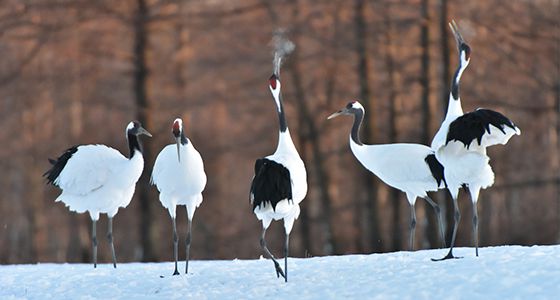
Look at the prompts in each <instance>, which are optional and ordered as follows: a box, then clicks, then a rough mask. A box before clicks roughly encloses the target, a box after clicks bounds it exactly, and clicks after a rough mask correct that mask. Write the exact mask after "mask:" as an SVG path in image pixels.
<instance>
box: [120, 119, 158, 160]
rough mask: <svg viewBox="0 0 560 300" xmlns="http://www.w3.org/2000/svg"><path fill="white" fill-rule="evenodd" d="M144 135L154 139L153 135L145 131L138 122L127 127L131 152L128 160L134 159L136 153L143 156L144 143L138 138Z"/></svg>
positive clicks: (133, 122)
mask: <svg viewBox="0 0 560 300" xmlns="http://www.w3.org/2000/svg"><path fill="white" fill-rule="evenodd" d="M142 134H143V135H147V136H149V137H152V135H151V134H150V133H149V132H148V131H147V130H146V129H144V128H143V127H142V125H141V124H140V122H138V121H132V122H130V123H128V126H126V138H127V140H128V150H129V156H128V158H133V157H134V155H135V154H136V152H138V153H139V154H140V155H142V153H143V149H142V143H141V142H140V139H139V138H138V136H139V135H142Z"/></svg>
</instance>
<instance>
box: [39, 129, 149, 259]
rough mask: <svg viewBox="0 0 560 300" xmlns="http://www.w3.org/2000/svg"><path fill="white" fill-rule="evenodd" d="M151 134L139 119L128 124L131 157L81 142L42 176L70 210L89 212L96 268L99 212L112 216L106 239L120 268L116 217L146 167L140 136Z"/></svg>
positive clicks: (53, 161)
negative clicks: (57, 189)
mask: <svg viewBox="0 0 560 300" xmlns="http://www.w3.org/2000/svg"><path fill="white" fill-rule="evenodd" d="M142 134H143V135H147V136H149V137H151V136H152V135H151V134H150V133H149V132H148V131H146V130H145V129H144V128H142V126H141V125H140V123H139V122H137V121H133V122H130V123H129V124H128V126H127V127H126V137H127V139H128V148H129V150H130V154H129V157H128V158H127V157H124V156H123V155H122V154H121V153H120V152H119V151H117V150H115V149H113V148H110V147H107V146H105V145H80V146H74V147H71V148H68V150H66V151H65V152H64V153H63V154H62V155H61V156H60V157H59V158H58V159H57V160H51V159H49V161H50V162H51V164H52V165H53V166H52V167H51V169H50V170H48V171H47V172H46V173H45V174H43V176H45V177H46V178H47V183H50V184H53V185H55V186H58V187H59V188H60V189H61V190H62V193H61V194H60V196H58V198H56V201H57V202H58V201H62V202H64V204H66V206H68V208H69V209H70V210H71V211H75V212H78V213H84V212H86V211H87V212H89V215H90V217H91V220H92V221H93V224H92V243H93V267H94V268H95V267H97V234H96V223H97V220H99V214H100V213H104V214H107V216H108V218H109V223H108V231H107V239H108V240H109V245H110V247H111V255H112V257H113V266H114V267H115V268H116V267H117V258H116V256H115V247H114V246H113V217H114V216H115V215H116V214H117V212H118V210H119V208H120V207H127V206H128V204H129V203H130V200H132V195H133V194H134V189H135V187H136V182H137V181H138V179H139V178H140V175H141V174H142V170H143V169H144V158H143V156H142V145H141V143H140V140H139V138H138V136H139V135H142Z"/></svg>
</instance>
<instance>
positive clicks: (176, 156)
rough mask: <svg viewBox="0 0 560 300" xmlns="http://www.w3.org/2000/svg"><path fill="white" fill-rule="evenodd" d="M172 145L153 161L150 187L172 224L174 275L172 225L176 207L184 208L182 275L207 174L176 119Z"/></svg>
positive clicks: (187, 258)
mask: <svg viewBox="0 0 560 300" xmlns="http://www.w3.org/2000/svg"><path fill="white" fill-rule="evenodd" d="M172 132H173V136H174V137H175V142H176V143H175V145H174V144H171V145H167V146H165V148H163V150H161V152H160V153H159V155H158V156H157V158H156V162H155V164H154V170H153V172H152V183H153V184H155V185H156V186H157V189H158V190H159V201H160V202H161V205H163V207H165V208H167V211H168V212H169V215H170V216H171V221H172V223H173V257H174V258H175V271H174V272H173V275H179V271H178V270H177V258H178V254H177V251H178V249H177V248H178V242H179V239H178V237H177V226H176V223H175V217H176V213H175V211H176V207H177V205H185V206H186V208H187V217H188V222H189V230H188V233H187V240H186V247H187V248H186V249H187V250H186V259H185V261H186V267H185V274H188V272H189V254H190V247H191V240H192V219H193V216H194V212H195V210H196V208H197V207H198V206H199V205H200V204H201V203H202V191H203V190H204V187H205V186H206V173H204V164H203V162H202V157H201V156H200V153H198V151H196V149H195V148H194V146H193V144H192V142H191V141H190V140H189V139H188V138H187V137H185V134H184V132H183V121H182V120H181V119H179V118H177V119H175V121H174V122H173V125H172Z"/></svg>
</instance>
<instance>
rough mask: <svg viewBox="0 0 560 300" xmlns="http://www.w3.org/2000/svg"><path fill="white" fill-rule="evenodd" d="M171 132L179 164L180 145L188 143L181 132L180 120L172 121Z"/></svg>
mask: <svg viewBox="0 0 560 300" xmlns="http://www.w3.org/2000/svg"><path fill="white" fill-rule="evenodd" d="M172 132H173V136H174V137H175V143H176V145H177V159H178V160H179V162H181V145H182V146H185V145H187V144H188V143H189V139H187V137H186V136H185V133H184V132H183V120H182V119H181V118H177V119H175V121H173V126H172Z"/></svg>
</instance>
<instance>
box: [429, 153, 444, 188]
mask: <svg viewBox="0 0 560 300" xmlns="http://www.w3.org/2000/svg"><path fill="white" fill-rule="evenodd" d="M424 160H425V161H426V163H427V164H428V167H429V168H430V172H432V176H433V177H434V178H435V180H436V182H437V184H438V187H439V186H440V185H441V182H442V181H443V183H444V184H445V187H447V182H446V181H445V176H444V175H443V174H444V173H443V165H442V164H441V163H440V162H439V161H438V160H437V158H436V155H435V154H430V155H428V156H426V158H425V159H424Z"/></svg>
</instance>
